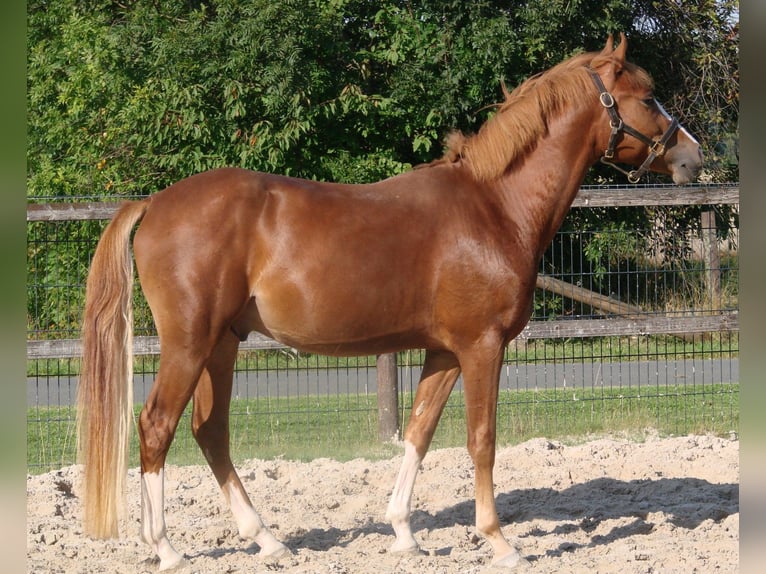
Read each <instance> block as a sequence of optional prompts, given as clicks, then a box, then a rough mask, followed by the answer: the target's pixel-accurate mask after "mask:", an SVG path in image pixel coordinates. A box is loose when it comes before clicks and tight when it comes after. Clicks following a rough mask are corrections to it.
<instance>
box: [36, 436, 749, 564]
mask: <svg viewBox="0 0 766 574" xmlns="http://www.w3.org/2000/svg"><path fill="white" fill-rule="evenodd" d="M400 461H401V457H397V458H394V459H391V460H383V461H376V462H371V461H366V460H362V459H357V460H352V461H350V462H345V463H341V462H336V461H333V460H328V459H321V460H315V461H313V462H311V463H300V462H293V461H286V460H269V461H263V460H252V461H248V462H247V463H245V464H242V465H240V467H239V470H240V475H241V476H242V478H243V482H244V484H245V486H246V488H247V489H248V491H249V493H250V495H251V498H252V499H253V502H254V504H255V505H256V507H257V508H258V510H259V512H260V514H261V516H262V517H263V519H264V521H265V522H266V523H267V524H269V525H270V526H271V528H272V531H273V532H274V534H275V535H276V536H277V537H279V538H280V539H281V540H283V541H284V542H285V543H286V544H287V545H288V547H289V548H290V549H291V550H292V551H293V555H292V556H290V557H287V558H284V559H282V560H281V561H279V562H269V561H265V560H262V559H261V558H259V557H258V556H257V552H258V548H257V546H255V545H254V544H252V543H250V542H248V541H246V540H243V539H240V537H239V535H238V534H237V532H236V527H235V526H234V523H233V521H232V520H231V516H230V513H229V512H228V509H227V508H226V507H225V505H224V502H223V497H222V496H221V495H220V492H219V491H218V488H217V486H216V484H215V482H214V480H213V478H212V474H211V473H210V471H209V470H208V469H207V467H168V468H167V470H166V483H165V496H166V521H167V526H168V533H169V536H170V539H171V542H172V543H173V544H174V546H175V547H176V549H177V550H179V551H180V552H183V553H184V554H185V555H186V557H187V558H188V564H187V566H185V567H184V568H183V569H182V570H181V571H182V572H184V573H196V572H200V573H218V572H285V573H288V572H289V573H317V574H366V573H376V574H377V573H383V572H385V573H416V574H437V573H439V574H441V573H445V574H446V573H458V572H459V573H475V572H485V571H488V570H489V569H490V564H489V562H490V558H491V556H490V549H489V547H488V545H487V543H486V542H484V541H483V540H482V539H480V538H478V537H477V536H476V534H475V531H474V527H473V521H474V504H473V467H472V464H471V461H470V458H469V457H468V454H467V452H466V451H465V449H462V448H457V449H443V450H437V451H433V452H430V453H429V454H428V456H427V457H426V459H425V461H424V463H423V465H422V469H421V472H420V474H419V476H418V481H417V483H416V485H415V494H414V497H413V516H412V524H413V530H414V531H415V535H416V537H417V538H418V540H419V541H420V543H421V545H422V547H423V550H424V553H423V554H421V555H416V556H413V555H404V556H403V555H397V554H391V553H389V552H388V548H389V545H390V544H391V543H392V542H393V540H394V538H393V531H392V529H391V527H390V525H389V524H388V523H387V522H386V520H385V518H384V514H385V510H386V504H387V502H388V497H389V495H390V492H391V488H392V485H393V482H394V478H395V476H396V473H397V471H398V468H399V464H400ZM79 476H80V469H79V468H78V467H76V466H73V467H67V468H64V469H61V470H59V471H55V472H51V473H48V474H44V475H40V476H30V477H28V478H27V571H28V572H35V573H40V574H42V573H48V572H81V573H86V572H87V573H94V572H108V573H128V572H129V573H131V574H132V573H136V572H138V573H143V572H155V571H157V563H156V562H155V561H154V560H152V558H151V556H150V552H149V549H148V546H146V545H145V544H143V543H142V542H141V541H140V540H139V539H138V527H139V522H138V520H139V512H140V498H139V491H140V489H139V474H138V471H137V470H135V469H133V470H131V471H130V474H129V489H130V492H129V518H128V520H126V521H125V522H124V523H123V525H122V533H123V537H122V538H121V539H118V540H108V541H103V540H90V539H87V538H85V537H84V536H83V535H82V530H81V527H80V524H79V515H80V511H81V508H80V500H79V498H78V496H77V492H78V484H79ZM495 484H496V487H495V492H496V496H497V501H498V513H499V515H500V519H501V523H502V524H503V532H504V533H505V535H506V536H507V537H508V538H509V540H511V541H512V542H513V543H514V544H515V545H516V546H517V547H518V549H519V551H520V552H521V554H522V556H524V557H525V558H526V559H527V560H528V562H529V565H528V566H524V567H522V568H521V571H524V572H527V571H529V572H540V573H554V572H555V573H560V572H568V573H580V572H582V573H583V574H585V573H587V574H591V573H595V572H619V573H620V574H631V573H642V574H648V573H664V574H668V573H679V574H680V573H683V574H689V573H693V572H699V573H734V572H737V571H738V559H739V548H738V541H739V443H738V442H737V441H732V440H728V439H721V438H715V437H709V436H689V437H681V438H670V439H659V438H656V437H649V438H648V439H647V440H646V442H643V443H633V442H629V441H625V440H612V439H599V440H593V441H590V442H588V443H585V444H580V445H576V446H566V445H564V444H562V443H560V442H555V441H549V440H546V439H535V440H531V441H528V442H526V443H523V444H520V445H518V446H514V447H509V448H504V449H501V450H499V451H498V453H497V462H496V466H495ZM517 571H518V570H517Z"/></svg>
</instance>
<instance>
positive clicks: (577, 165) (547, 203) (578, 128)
mask: <svg viewBox="0 0 766 574" xmlns="http://www.w3.org/2000/svg"><path fill="white" fill-rule="evenodd" d="M557 124H558V125H556V124H553V125H552V126H551V130H550V133H549V135H547V136H546V137H545V138H544V139H542V140H541V141H540V142H539V144H538V145H537V146H536V147H535V149H534V150H533V151H532V152H530V153H529V155H528V156H527V157H526V158H525V159H524V160H523V161H522V162H520V163H519V165H518V167H517V168H514V169H510V170H509V171H508V172H507V173H506V175H505V176H504V177H503V178H501V180H500V181H499V182H498V186H499V189H500V193H501V194H502V196H503V202H504V204H505V209H506V212H507V213H508V215H509V216H510V217H511V218H512V219H514V220H515V221H516V223H517V224H521V225H523V226H524V227H525V228H526V229H525V231H526V236H527V238H528V240H529V241H530V245H531V246H535V247H537V248H538V249H539V250H542V251H540V253H539V254H540V255H542V252H543V251H544V250H545V249H547V247H548V244H549V243H550V242H551V240H552V239H553V235H554V234H555V233H556V231H557V230H558V228H559V227H560V226H561V223H562V221H563V220H564V217H565V216H566V214H567V212H568V211H569V208H570V206H571V205H572V202H573V201H574V198H575V196H576V195H577V191H578V190H579V188H580V185H581V184H582V181H583V179H584V178H585V174H586V173H587V171H588V169H589V168H590V167H591V165H593V163H594V162H595V161H596V158H595V157H594V152H593V147H594V146H593V144H592V142H591V139H592V138H591V137H590V130H591V120H590V119H589V118H587V117H582V118H580V119H579V121H568V122H565V121H564V120H561V121H559V122H557Z"/></svg>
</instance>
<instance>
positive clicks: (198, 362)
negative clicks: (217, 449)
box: [138, 343, 204, 570]
mask: <svg viewBox="0 0 766 574" xmlns="http://www.w3.org/2000/svg"><path fill="white" fill-rule="evenodd" d="M203 356H204V355H203V354H202V353H199V350H197V352H194V351H192V350H189V349H185V348H184V347H183V346H180V345H170V344H164V343H163V346H162V351H161V357H162V358H161V361H160V369H159V372H158V373H157V378H156V380H155V381H154V385H153V386H152V390H151V392H150V393H149V396H148V397H147V400H146V403H145V404H144V408H143V409H142V411H141V415H140V416H139V418H138V433H139V437H140V449H141V538H142V539H143V540H144V541H145V542H146V543H147V544H149V545H150V546H151V547H152V549H153V550H154V552H155V553H156V554H157V556H158V557H159V559H160V567H159V569H160V570H168V569H171V568H175V567H176V566H179V565H180V564H181V563H182V562H183V560H184V558H183V556H182V555H181V554H179V553H178V552H177V551H176V550H175V549H174V548H173V546H172V545H171V544H170V541H169V540H168V538H167V534H166V529H165V509H164V467H165V459H166V457H167V453H168V449H169V448H170V443H171V442H172V441H173V436H174V435H175V431H176V427H177V426H178V421H179V419H180V418H181V414H182V413H183V410H184V408H185V407H186V405H187V404H188V403H189V399H190V398H191V395H192V392H193V391H194V386H195V384H196V382H197V379H198V378H199V376H200V371H201V370H202V365H203V359H202V357H203Z"/></svg>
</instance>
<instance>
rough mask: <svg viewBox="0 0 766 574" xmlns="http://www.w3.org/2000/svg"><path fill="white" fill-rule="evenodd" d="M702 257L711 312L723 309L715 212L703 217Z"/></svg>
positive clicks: (710, 211)
mask: <svg viewBox="0 0 766 574" xmlns="http://www.w3.org/2000/svg"><path fill="white" fill-rule="evenodd" d="M700 227H701V228H702V257H703V260H704V262H705V289H706V291H707V295H708V300H709V301H710V310H711V311H718V310H720V308H721V256H720V254H719V252H718V237H717V234H716V224H715V211H713V210H712V209H710V210H707V211H703V212H702V215H701V226H700Z"/></svg>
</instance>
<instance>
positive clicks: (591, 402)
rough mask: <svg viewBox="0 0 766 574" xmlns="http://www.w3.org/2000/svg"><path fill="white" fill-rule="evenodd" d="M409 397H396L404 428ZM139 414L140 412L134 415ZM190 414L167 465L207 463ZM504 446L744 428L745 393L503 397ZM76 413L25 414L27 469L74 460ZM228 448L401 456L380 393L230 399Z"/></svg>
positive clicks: (297, 454)
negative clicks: (387, 428)
mask: <svg viewBox="0 0 766 574" xmlns="http://www.w3.org/2000/svg"><path fill="white" fill-rule="evenodd" d="M411 402H412V395H411V394H410V393H404V394H403V395H402V396H401V397H400V405H403V408H402V413H401V414H402V417H401V420H402V421H403V424H406V420H407V417H408V416H409V409H410V405H411ZM139 410H140V406H136V415H138V412H139ZM188 416H189V415H188V410H187V413H186V414H185V415H184V418H183V419H182V420H181V424H180V425H179V427H178V431H177V433H176V437H175V440H174V442H173V445H172V446H171V450H170V453H169V457H168V462H169V463H172V464H205V461H204V458H203V457H202V455H201V453H200V451H199V449H198V448H197V446H196V443H195V442H194V439H193V438H192V436H191V431H190V428H189V426H190V425H189V418H188ZM497 420H498V441H497V442H498V445H500V446H502V445H511V444H517V443H519V442H523V441H525V440H528V439H530V438H533V437H542V436H544V437H546V438H549V439H557V440H568V441H574V442H576V441H578V440H586V439H587V438H588V437H592V436H594V435H597V436H606V435H614V434H628V435H634V436H641V434H642V433H643V432H644V431H645V429H649V428H650V429H655V430H656V431H657V432H658V433H659V434H660V435H661V436H664V435H685V434H693V433H712V434H716V435H721V436H728V435H729V433H731V432H732V431H735V432H737V431H738V430H739V385H737V384H708V385H668V386H643V387H631V388H622V389H609V388H590V389H577V390H572V389H552V390H541V391H502V392H501V396H500V397H499V401H498V415H497ZM74 421H75V410H74V408H73V407H38V408H32V409H29V411H28V415H27V466H28V471H29V472H31V473H40V472H47V471H48V470H52V469H56V468H60V467H62V466H66V465H69V464H73V463H74V462H75V447H76V445H75V442H76V441H75V431H74V429H75V422H74ZM465 437H466V435H465V413H464V408H463V395H462V393H459V392H453V393H452V395H451V396H450V399H449V401H448V404H447V406H446V408H445V410H444V414H443V415H442V419H441V421H440V423H439V427H438V428H437V431H436V434H435V436H434V440H433V443H432V447H431V448H443V447H451V446H462V445H464V444H465ZM231 447H232V456H233V458H234V459H235V461H241V460H244V459H248V458H274V457H284V458H288V459H297V460H312V459H314V458H320V457H330V458H335V459H338V460H348V459H351V458H355V457H364V458H369V459H376V458H386V457H390V456H393V455H394V454H396V453H398V452H399V448H398V447H397V446H396V445H394V444H390V443H387V444H384V443H381V442H379V441H378V439H377V400H376V396H375V395H335V396H321V397H319V396H302V397H290V398H279V399H274V398H261V399H247V400H244V399H242V400H234V401H233V402H232V408H231ZM130 460H131V465H132V466H137V465H138V439H137V435H136V433H135V432H133V433H132V440H131V457H130Z"/></svg>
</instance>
